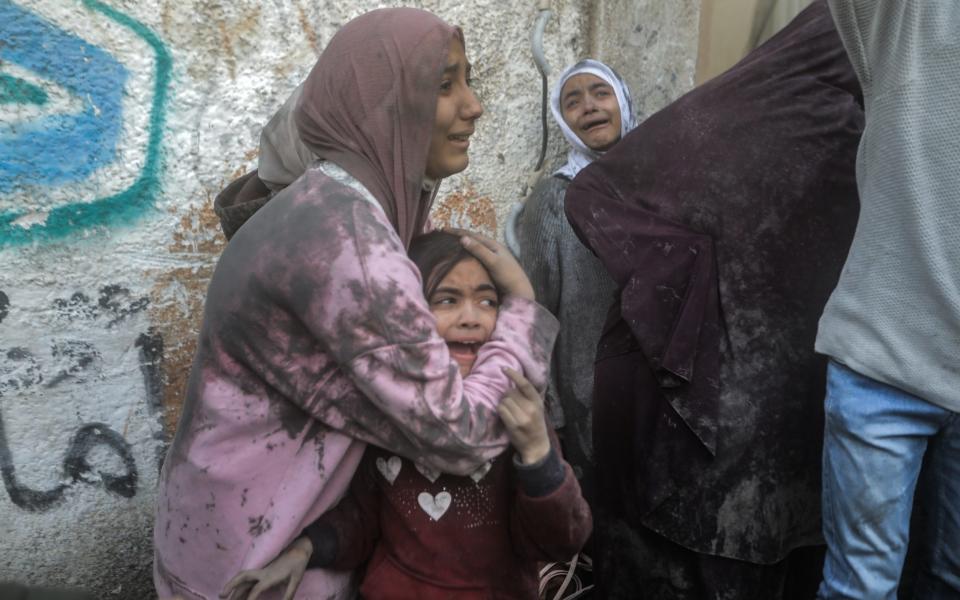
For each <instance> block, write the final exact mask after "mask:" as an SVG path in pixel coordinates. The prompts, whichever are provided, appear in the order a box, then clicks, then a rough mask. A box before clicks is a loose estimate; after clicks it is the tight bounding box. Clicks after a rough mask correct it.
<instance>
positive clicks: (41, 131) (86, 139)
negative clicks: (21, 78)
mask: <svg viewBox="0 0 960 600" xmlns="http://www.w3.org/2000/svg"><path fill="white" fill-rule="evenodd" d="M0 23H5V25H4V30H5V33H4V34H3V36H2V42H3V43H2V44H0V60H3V61H6V62H10V63H13V64H15V65H19V66H20V67H24V68H26V69H28V70H30V71H32V72H33V73H36V74H37V75H39V76H41V77H43V78H44V79H45V80H47V81H49V82H51V83H54V84H57V85H60V86H62V87H63V88H64V89H66V90H67V91H68V92H70V93H71V94H73V95H74V96H76V97H77V98H80V99H82V100H83V103H84V106H83V110H82V111H81V112H80V113H77V114H65V115H63V114H61V115H50V116H47V117H43V118H40V119H37V120H34V121H33V122H28V123H25V124H20V123H12V124H6V125H3V126H0V193H8V192H10V191H11V190H14V189H16V188H19V187H21V186H24V185H31V184H45V185H60V184H63V183H69V182H72V181H79V180H82V179H86V178H87V177H89V176H90V174H91V173H93V172H94V171H95V170H97V169H99V168H100V167H102V166H104V165H107V164H110V163H111V162H113V160H114V157H115V155H116V147H117V138H119V137H120V131H121V128H122V127H123V114H122V109H123V86H124V83H126V80H127V70H126V69H124V68H123V65H121V64H120V63H119V62H117V60H116V59H114V58H113V57H112V56H110V55H109V54H107V53H106V52H104V51H103V50H101V49H99V48H97V47H95V46H91V45H90V44H88V43H86V42H85V41H83V40H81V39H80V38H78V37H76V36H73V35H71V34H69V33H67V32H65V31H63V30H62V29H60V28H58V27H56V26H55V25H53V24H52V23H49V22H47V21H45V20H43V19H41V18H40V17H38V16H37V15H35V14H33V13H31V12H28V11H26V10H24V9H22V8H20V7H18V6H16V5H14V4H11V3H9V2H0ZM38 49H42V52H37V50H38Z"/></svg>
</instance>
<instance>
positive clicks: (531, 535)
mask: <svg viewBox="0 0 960 600" xmlns="http://www.w3.org/2000/svg"><path fill="white" fill-rule="evenodd" d="M550 438H551V440H550V441H551V445H552V447H551V450H550V454H548V455H547V457H546V458H545V459H543V460H542V461H540V462H539V463H537V464H535V465H529V466H526V465H524V466H517V464H516V463H515V467H514V468H515V486H514V487H515V494H514V500H513V505H512V506H511V510H510V537H511V540H512V541H513V547H514V549H515V550H516V552H517V554H519V555H520V556H522V557H524V558H527V559H531V560H542V561H553V560H569V559H570V558H572V557H573V555H574V554H576V553H577V552H579V551H580V550H581V549H582V548H583V545H584V544H585V543H586V542H587V538H589V537H590V533H591V531H592V530H593V517H592V516H591V514H590V507H589V506H588V505H587V501H586V500H584V498H583V494H582V493H581V492H580V484H579V483H577V478H576V477H574V475H573V469H572V468H571V467H570V465H569V464H567V462H566V461H565V460H563V458H562V457H561V456H560V450H559V447H560V445H559V443H558V441H557V437H556V434H554V433H553V431H551V432H550Z"/></svg>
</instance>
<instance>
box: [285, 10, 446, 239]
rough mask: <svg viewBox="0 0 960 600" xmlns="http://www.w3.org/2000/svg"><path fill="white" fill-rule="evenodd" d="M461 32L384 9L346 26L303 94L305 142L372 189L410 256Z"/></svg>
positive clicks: (418, 13)
mask: <svg viewBox="0 0 960 600" xmlns="http://www.w3.org/2000/svg"><path fill="white" fill-rule="evenodd" d="M454 36H456V37H457V38H458V39H460V40H461V41H463V32H462V31H461V30H460V29H459V28H457V27H453V26H451V25H448V24H447V23H446V22H444V21H443V20H441V19H440V18H438V17H437V16H436V15H434V14H432V13H429V12H427V11H423V10H418V9H414V8H385V9H380V10H374V11H372V12H368V13H366V14H364V15H362V16H360V17H357V18H356V19H354V20H352V21H350V22H349V23H347V24H346V25H344V26H343V27H342V28H341V29H340V30H339V31H338V32H337V33H336V35H334V36H333V39H331V40H330V43H329V44H328V45H327V47H326V49H324V51H323V54H321V56H320V59H319V60H318V61H317V64H316V65H315V66H314V67H313V70H312V71H311V72H310V75H309V76H308V77H307V79H306V81H305V82H304V83H303V86H302V93H301V94H300V99H299V102H298V103H297V106H296V109H295V110H294V115H293V117H294V120H295V122H296V125H297V130H298V132H299V135H300V139H301V140H302V141H303V143H304V144H305V145H306V146H307V147H308V148H309V149H310V150H311V151H312V152H313V153H314V154H315V155H316V156H317V157H318V158H321V159H327V160H330V161H332V162H334V163H336V164H337V165H339V166H340V167H342V168H343V169H345V170H346V171H347V172H348V173H350V174H351V175H352V176H353V177H355V178H356V179H357V180H358V181H360V183H362V184H363V186H364V187H366V188H367V189H368V190H369V191H370V193H371V194H373V196H374V197H375V198H376V199H377V200H378V201H379V202H380V205H381V206H383V210H384V211H385V212H386V214H387V217H388V218H389V219H390V221H391V223H393V225H394V227H395V228H396V230H397V233H398V234H399V235H400V239H402V240H403V242H404V245H405V246H408V245H409V243H410V240H411V239H412V238H413V236H414V235H416V234H417V233H420V232H421V231H422V230H423V227H424V224H425V223H426V220H427V216H428V214H429V211H430V203H431V194H430V193H429V192H425V191H424V189H423V179H424V171H425V170H426V165H427V152H428V150H429V146H430V137H431V134H432V132H433V126H434V122H435V119H436V106H437V95H438V94H439V90H440V80H441V75H442V73H443V70H444V68H445V67H446V61H447V52H448V49H449V45H450V41H451V40H452V39H453V37H454Z"/></svg>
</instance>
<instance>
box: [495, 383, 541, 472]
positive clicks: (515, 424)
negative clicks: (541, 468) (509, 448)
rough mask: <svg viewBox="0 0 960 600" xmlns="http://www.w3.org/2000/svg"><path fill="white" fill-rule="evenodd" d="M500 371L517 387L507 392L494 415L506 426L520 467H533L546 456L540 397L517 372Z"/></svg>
mask: <svg viewBox="0 0 960 600" xmlns="http://www.w3.org/2000/svg"><path fill="white" fill-rule="evenodd" d="M503 372H504V373H506V374H507V376H508V377H509V378H510V379H512V380H513V382H514V383H515V384H517V387H516V388H515V389H512V390H510V391H509V392H507V395H506V396H504V397H503V400H501V401H500V405H499V406H497V412H498V413H500V418H501V419H502V420H503V424H504V425H506V427H507V435H508V436H509V437H510V442H511V443H512V444H513V447H514V448H516V449H517V452H518V453H519V454H520V459H521V460H522V461H523V462H524V464H528V465H529V464H533V463H535V462H538V461H540V460H542V459H543V458H544V457H545V456H546V455H547V454H549V453H550V438H549V436H548V435H547V421H546V419H544V417H543V398H542V397H541V396H540V394H538V393H537V390H536V389H535V388H534V387H533V384H532V383H530V382H529V381H527V379H526V378H525V377H524V376H523V375H521V374H520V373H517V372H516V371H514V370H513V369H504V370H503Z"/></svg>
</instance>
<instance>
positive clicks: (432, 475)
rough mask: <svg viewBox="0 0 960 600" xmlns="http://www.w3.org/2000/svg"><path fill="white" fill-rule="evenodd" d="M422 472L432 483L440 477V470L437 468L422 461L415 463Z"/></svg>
mask: <svg viewBox="0 0 960 600" xmlns="http://www.w3.org/2000/svg"><path fill="white" fill-rule="evenodd" d="M413 466H415V467H416V468H417V470H418V471H420V474H421V475H423V476H424V477H426V478H427V479H429V480H430V483H434V482H435V481H436V480H437V478H438V477H440V471H437V470H436V469H431V468H430V467H425V466H423V465H421V464H420V463H414V465H413Z"/></svg>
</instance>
